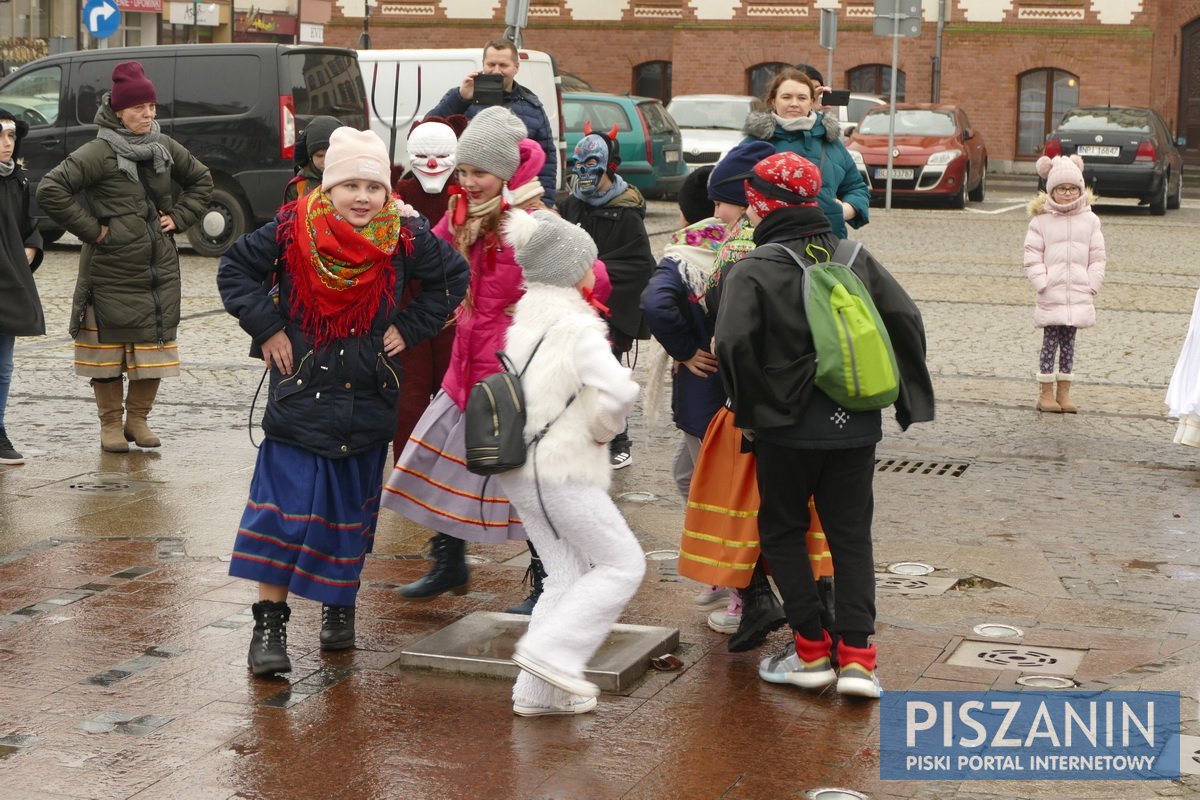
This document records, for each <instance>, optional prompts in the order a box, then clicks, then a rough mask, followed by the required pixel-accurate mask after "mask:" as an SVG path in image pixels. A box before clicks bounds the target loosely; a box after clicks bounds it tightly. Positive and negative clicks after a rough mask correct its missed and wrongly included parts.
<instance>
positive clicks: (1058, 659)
mask: <svg viewBox="0 0 1200 800" xmlns="http://www.w3.org/2000/svg"><path fill="white" fill-rule="evenodd" d="M1086 653H1087V651H1086V650H1079V649H1075V648H1068V647H1029V646H1023V645H1010V646H1007V647H997V646H996V643H995V642H980V641H975V640H972V639H965V640H963V641H962V642H961V643H960V644H959V646H958V647H957V648H955V650H954V652H953V653H951V654H950V657H949V658H948V659H946V663H947V664H954V665H957V666H961V667H984V668H987V669H1015V670H1019V671H1022V672H1038V673H1049V674H1052V675H1073V674H1074V673H1075V670H1077V669H1078V668H1079V664H1080V663H1081V662H1082V661H1083V657H1084V655H1085V654H1086Z"/></svg>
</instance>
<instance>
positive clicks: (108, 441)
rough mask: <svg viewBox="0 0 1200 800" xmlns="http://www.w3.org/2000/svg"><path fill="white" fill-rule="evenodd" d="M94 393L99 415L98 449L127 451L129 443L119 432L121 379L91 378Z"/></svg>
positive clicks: (114, 451)
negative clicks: (104, 379)
mask: <svg viewBox="0 0 1200 800" xmlns="http://www.w3.org/2000/svg"><path fill="white" fill-rule="evenodd" d="M92 390H93V391H94V392H95V393H96V408H97V410H98V413H99V416H100V449H102V450H105V451H107V452H109V453H128V452H129V445H128V444H127V443H126V442H125V436H124V435H123V434H122V433H121V412H122V411H123V409H122V408H121V395H122V394H123V393H124V387H123V386H121V379H120V378H117V379H116V380H111V381H101V380H97V379H95V378H93V379H92Z"/></svg>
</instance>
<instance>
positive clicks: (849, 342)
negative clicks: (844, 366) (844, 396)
mask: <svg viewBox="0 0 1200 800" xmlns="http://www.w3.org/2000/svg"><path fill="white" fill-rule="evenodd" d="M837 315H838V324H839V325H841V327H842V336H844V337H845V338H846V349H847V350H849V351H850V375H851V377H852V378H853V379H854V397H862V387H861V386H860V385H859V383H858V364H857V359H856V358H855V355H854V340H853V339H851V338H850V324H849V323H847V322H846V312H845V311H842V310H841V309H840V308H839V309H838V312H837Z"/></svg>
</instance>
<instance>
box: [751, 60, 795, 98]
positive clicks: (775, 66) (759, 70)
mask: <svg viewBox="0 0 1200 800" xmlns="http://www.w3.org/2000/svg"><path fill="white" fill-rule="evenodd" d="M790 66H792V65H791V64H785V63H783V62H782V61H768V62H766V63H764V64H755V65H754V66H753V67H751V68H750V69H748V70H746V93H747V94H752V95H754V96H755V97H760V98H761V97H763V96H764V95H766V93H767V87H768V86H769V85H770V84H771V79H772V78H774V77H775V73H776V72H779V70H781V69H787V68H788V67H790Z"/></svg>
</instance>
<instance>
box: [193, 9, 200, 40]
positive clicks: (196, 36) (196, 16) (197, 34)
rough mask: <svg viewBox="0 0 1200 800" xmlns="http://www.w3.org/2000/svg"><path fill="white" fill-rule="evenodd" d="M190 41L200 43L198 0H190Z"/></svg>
mask: <svg viewBox="0 0 1200 800" xmlns="http://www.w3.org/2000/svg"><path fill="white" fill-rule="evenodd" d="M192 41H193V42H194V43H195V44H200V0H192Z"/></svg>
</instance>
